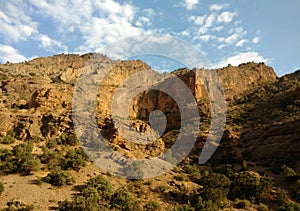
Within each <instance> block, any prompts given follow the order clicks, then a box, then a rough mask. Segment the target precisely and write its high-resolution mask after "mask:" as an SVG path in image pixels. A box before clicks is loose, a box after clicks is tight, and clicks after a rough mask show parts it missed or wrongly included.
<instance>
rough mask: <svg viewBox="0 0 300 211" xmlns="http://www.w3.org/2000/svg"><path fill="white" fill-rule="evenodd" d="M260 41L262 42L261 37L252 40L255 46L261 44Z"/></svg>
mask: <svg viewBox="0 0 300 211" xmlns="http://www.w3.org/2000/svg"><path fill="white" fill-rule="evenodd" d="M259 41H260V37H254V38H253V39H252V42H253V43H255V44H257V43H259Z"/></svg>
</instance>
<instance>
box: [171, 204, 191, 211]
mask: <svg viewBox="0 0 300 211" xmlns="http://www.w3.org/2000/svg"><path fill="white" fill-rule="evenodd" d="M194 210H195V209H194V208H193V207H192V206H191V205H190V204H182V205H179V206H178V207H177V208H175V209H174V211H194Z"/></svg>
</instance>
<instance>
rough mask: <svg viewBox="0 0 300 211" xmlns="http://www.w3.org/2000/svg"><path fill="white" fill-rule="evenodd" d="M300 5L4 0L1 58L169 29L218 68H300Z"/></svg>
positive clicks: (0, 5) (85, 47)
mask: <svg viewBox="0 0 300 211" xmlns="http://www.w3.org/2000/svg"><path fill="white" fill-rule="evenodd" d="M299 11H300V1H299V0H287V1H283V0H278V1H277V0H276V1H271V0H252V1H249V0H230V1H229V0H223V1H215V0H128V1H117V0H10V1H7V0H0V62H1V63H4V62H6V61H11V62H18V61H24V60H30V59H32V58H35V57H41V56H51V55H54V54H59V53H79V54H83V53H86V52H101V50H102V49H103V48H105V47H106V46H107V45H110V44H112V43H114V42H116V41H118V40H120V39H124V38H128V37H130V36H139V35H141V36H142V35H145V34H168V35H172V36H174V37H177V38H180V39H182V40H184V41H186V42H188V43H190V44H192V45H193V46H195V47H197V48H198V49H199V50H200V51H201V52H202V53H203V54H204V55H205V56H206V58H207V59H208V60H209V61H210V62H211V63H212V64H214V66H215V67H222V66H227V65H228V64H229V63H230V64H232V65H238V64H239V63H242V62H247V61H255V62H261V61H263V62H265V63H267V64H268V65H271V66H273V67H274V68H275V71H276V72H277V74H278V75H282V74H284V73H288V72H293V71H295V70H297V69H300V24H299V20H300V13H299ZM147 59H148V61H147V62H149V63H151V61H153V64H152V65H153V66H154V68H155V67H156V68H163V67H159V65H158V63H157V61H159V62H161V65H162V66H164V68H166V69H167V68H168V65H167V64H166V63H168V62H167V61H164V62H162V61H161V60H160V59H157V58H145V60H147ZM155 62H156V63H155ZM171 63H172V62H171ZM174 64H175V63H174ZM174 64H173V65H174ZM171 66H172V65H171ZM175 66H176V65H175ZM175 66H172V68H174V67H175Z"/></svg>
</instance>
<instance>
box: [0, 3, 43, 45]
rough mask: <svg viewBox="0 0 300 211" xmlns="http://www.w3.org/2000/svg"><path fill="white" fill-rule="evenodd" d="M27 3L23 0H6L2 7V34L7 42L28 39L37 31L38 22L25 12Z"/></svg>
mask: <svg viewBox="0 0 300 211" xmlns="http://www.w3.org/2000/svg"><path fill="white" fill-rule="evenodd" d="M26 7H27V5H26V4H25V3H24V2H22V1H6V2H5V3H4V4H3V5H1V9H0V28H1V30H0V35H1V34H2V36H4V38H3V40H4V41H5V42H18V41H21V40H27V38H28V37H30V36H32V35H33V34H35V33H37V32H38V31H37V26H38V24H37V23H36V22H34V21H32V20H31V18H30V17H29V16H28V15H27V14H26V13H25V11H26V10H27V8H26Z"/></svg>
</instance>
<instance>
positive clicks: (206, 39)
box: [199, 34, 216, 42]
mask: <svg viewBox="0 0 300 211" xmlns="http://www.w3.org/2000/svg"><path fill="white" fill-rule="evenodd" d="M199 38H200V40H201V41H203V42H208V41H209V40H212V39H215V38H216V36H214V35H209V34H206V35H201V36H200V37H199Z"/></svg>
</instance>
